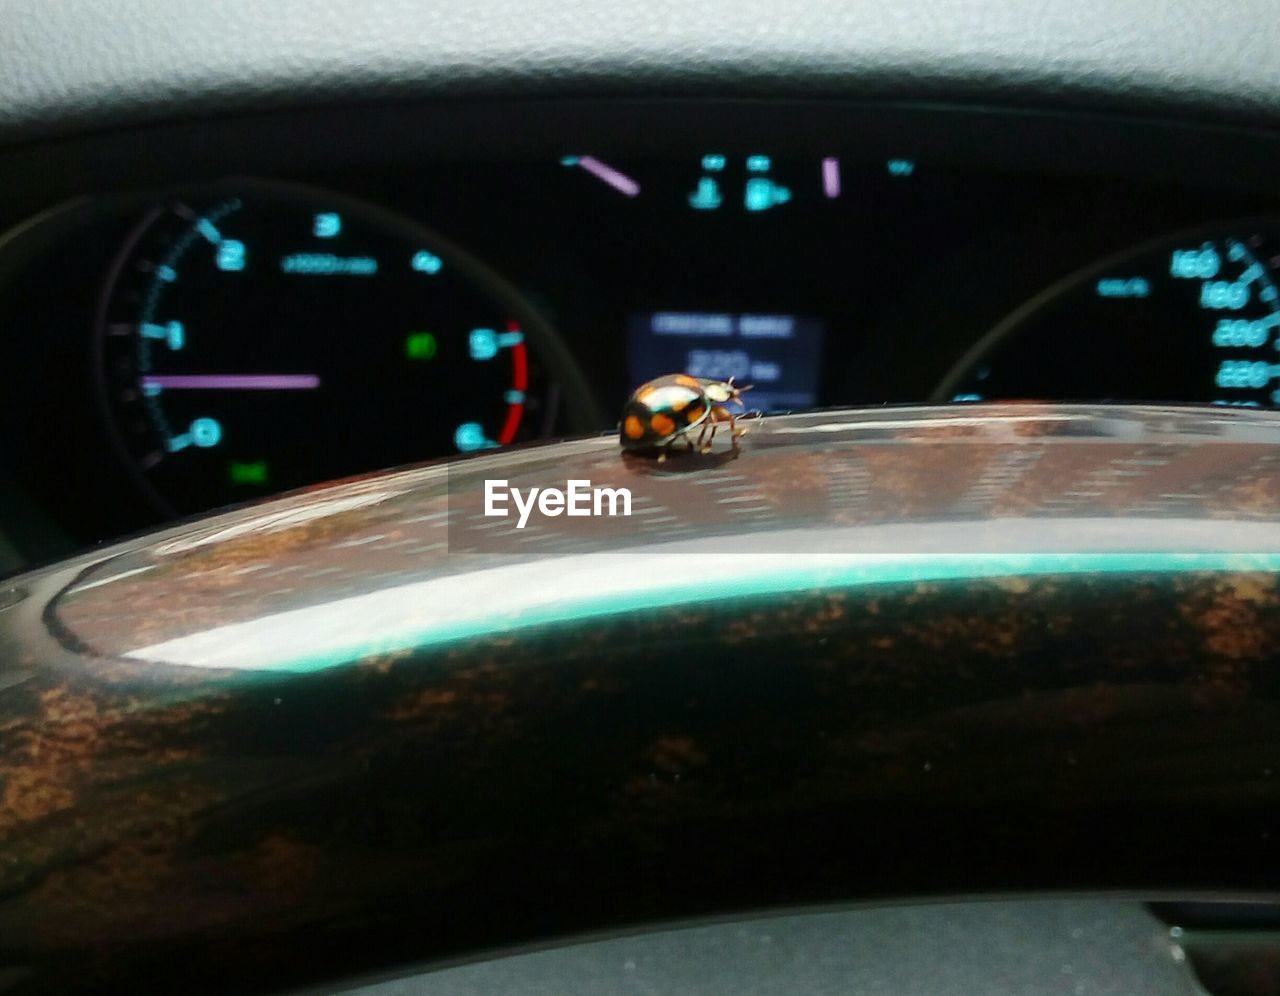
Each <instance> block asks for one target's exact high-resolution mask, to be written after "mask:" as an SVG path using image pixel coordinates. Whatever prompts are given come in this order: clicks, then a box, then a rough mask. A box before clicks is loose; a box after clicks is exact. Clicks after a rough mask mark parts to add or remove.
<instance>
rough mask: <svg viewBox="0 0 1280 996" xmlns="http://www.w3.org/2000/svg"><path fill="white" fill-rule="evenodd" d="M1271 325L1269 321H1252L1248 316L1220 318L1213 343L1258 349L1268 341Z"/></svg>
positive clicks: (1228, 346)
mask: <svg viewBox="0 0 1280 996" xmlns="http://www.w3.org/2000/svg"><path fill="white" fill-rule="evenodd" d="M1269 325H1270V323H1269V322H1267V321H1258V322H1251V321H1249V320H1248V319H1246V318H1219V319H1218V324H1217V326H1216V327H1215V328H1214V330H1213V344H1214V345H1215V346H1222V347H1227V348H1230V347H1233V346H1237V347H1238V346H1245V347H1248V348H1250V349H1256V348H1257V347H1259V346H1262V345H1264V344H1265V343H1266V341H1267V332H1268V328H1269Z"/></svg>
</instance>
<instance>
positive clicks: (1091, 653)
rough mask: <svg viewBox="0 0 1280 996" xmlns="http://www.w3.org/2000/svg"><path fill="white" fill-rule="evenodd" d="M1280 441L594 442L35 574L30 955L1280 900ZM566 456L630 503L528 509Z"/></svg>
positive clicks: (1158, 414)
mask: <svg viewBox="0 0 1280 996" xmlns="http://www.w3.org/2000/svg"><path fill="white" fill-rule="evenodd" d="M1278 428H1280V416H1277V415H1273V414H1269V413H1264V412H1256V411H1245V410H1228V409H1194V408H1184V409H1178V408H1164V407H1128V408H1108V407H1105V406H1090V407H1067V406H1058V407H1050V406H1032V405H1026V406H999V407H997V406H953V407H948V408H937V409H927V408H895V409H882V410H875V411H831V412H818V413H814V414H808V415H794V416H780V417H769V418H765V419H761V420H758V421H755V422H754V423H752V424H751V431H750V432H749V433H748V434H747V436H746V437H745V438H744V439H743V441H742V445H741V448H740V450H738V451H736V452H734V451H730V450H728V449H725V450H723V451H718V452H714V453H710V454H697V453H690V454H672V455H671V458H670V459H668V460H666V461H663V462H661V463H659V462H657V461H655V460H651V459H647V458H645V457H643V456H631V455H628V456H627V457H626V458H625V459H624V457H623V456H622V455H621V454H620V453H619V449H618V444H617V440H616V439H615V438H613V437H609V438H590V439H584V440H577V441H569V442H562V443H557V444H552V445H543V446H531V447H526V448H517V449H513V450H508V451H498V452H492V453H485V454H481V455H478V456H475V457H472V458H468V459H459V460H456V461H453V462H444V463H437V464H431V465H426V466H423V467H420V468H414V469H407V470H401V471H396V472H392V473H386V474H382V475H377V476H372V477H369V478H364V479H360V480H354V481H347V482H343V483H338V484H335V485H331V486H327V487H323V488H319V489H313V490H308V491H304V492H299V493H295V494H292V495H288V496H285V497H283V498H280V499H278V500H274V501H270V502H267V503H264V504H259V505H255V506H251V507H247V508H241V509H237V510H233V511H229V512H225V513H222V514H219V515H216V516H214V517H212V518H208V519H205V520H203V521H194V522H188V523H183V524H180V525H177V526H173V527H171V528H168V529H166V530H165V531H163V532H159V533H156V534H154V535H149V536H143V537H140V538H137V539H132V540H128V541H126V542H124V543H121V544H119V545H118V546H115V547H113V548H110V549H104V550H97V551H93V552H90V553H86V554H84V555H81V556H79V557H77V558H76V559H73V560H70V561H67V562H65V563H61V564H55V565H52V566H48V567H45V568H43V569H40V570H36V571H34V572H32V573H29V574H26V575H23V576H20V577H17V578H13V579H11V580H9V581H7V582H0V661H3V665H2V670H0V695H2V696H3V698H2V699H0V841H3V858H4V859H3V861H0V883H2V884H0V895H2V897H3V898H0V966H2V967H3V971H4V978H5V980H6V981H8V982H9V983H10V986H11V988H12V990H13V991H15V992H24V991H58V992H69V991H74V990H86V991H87V990H93V991H101V990H102V989H104V988H118V989H121V990H126V989H136V988H139V987H146V988H147V989H148V990H149V991H160V990H165V989H170V988H172V989H181V990H183V991H188V992H189V991H198V990H200V989H202V988H207V989H225V988H228V987H233V988H237V989H242V990H270V989H279V988H282V987H288V986H296V985H303V984H309V983H317V982H322V981H325V980H333V979H336V978H340V977H344V976H351V975H355V974H357V973H360V972H367V971H373V970H382V969H388V968H392V967H395V966H405V965H411V964H416V963H431V962H440V961H442V960H446V959H456V958H460V957H466V956H469V955H472V954H474V953H476V952H481V951H486V950H492V949H494V948H499V947H505V946H511V945H516V944H527V943H535V942H538V943H541V942H547V941H551V940H554V939H557V938H562V937H566V936H571V935H574V934H576V933H580V932H582V931H587V930H591V931H600V930H621V929H630V928H634V927H639V926H645V925H651V924H655V923H662V922H669V921H672V920H680V919H685V918H691V917H703V916H723V915H727V914H731V913H737V912H743V911H757V910H764V909H776V908H781V907H794V906H796V905H811V904H823V903H831V902H839V903H846V902H851V901H861V900H873V899H876V900H878V899H900V898H922V897H944V896H963V895H972V894H975V893H982V894H990V893H1042V892H1057V891H1064V890H1065V891H1071V892H1082V891H1105V892H1121V893H1125V894H1133V895H1142V896H1152V895H1156V894H1162V895H1172V894H1176V895H1180V896H1194V895H1201V894H1212V895H1219V896H1220V895H1224V894H1226V895H1236V896H1243V897H1258V896H1263V895H1274V894H1275V892H1276V891H1277V888H1278V887H1280V870H1278V869H1280V862H1277V861H1276V856H1277V855H1276V850H1277V840H1280V816H1278V815H1277V814H1280V807H1277V805H1276V803H1277V799H1278V789H1277V786H1278V784H1280V775H1278V774H1277V773H1278V772H1280V733H1278V732H1277V731H1280V706H1278V705H1277V696H1278V694H1280V678H1278V677H1277V675H1276V673H1275V669H1274V667H1273V666H1272V664H1273V654H1274V648H1275V647H1276V646H1277V641H1278V640H1280V593H1278V591H1277V572H1278V571H1280V527H1278V525H1277V520H1278V518H1280V477H1277V475H1276V473H1275V469H1276V466H1277V463H1278V462H1280V447H1278V446H1277V444H1276V439H1277V438H1280V437H1277V429H1278ZM572 481H580V482H584V486H585V485H586V482H589V486H590V488H591V489H592V490H591V492H590V493H591V494H592V495H595V494H599V493H604V492H600V491H598V490H597V489H608V493H612V495H613V498H612V499H609V500H610V501H613V502H614V504H613V505H612V506H609V505H608V503H607V502H605V503H601V502H594V501H585V500H584V504H582V505H581V506H580V507H581V508H588V509H589V510H590V513H591V514H585V515H577V514H575V515H572V516H571V515H568V514H555V513H554V511H551V512H548V513H547V514H544V511H543V508H542V507H540V508H539V510H537V511H532V512H531V513H530V515H529V516H528V518H527V520H526V521H525V522H524V524H523V526H522V525H521V524H520V522H519V519H518V516H517V515H516V514H514V512H515V505H514V499H512V500H511V501H508V500H507V499H506V498H503V497H502V496H503V495H506V496H508V497H510V496H511V493H512V489H515V490H516V491H518V492H519V493H520V494H521V495H525V496H527V495H528V494H529V493H530V492H531V489H533V488H539V489H543V490H544V491H545V489H561V490H563V489H565V488H567V487H569V482H572ZM496 482H505V483H502V484H498V483H496ZM624 490H625V491H626V492H627V493H628V495H629V499H628V501H627V502H623V500H622V498H621V492H622V491H624ZM539 493H541V492H539ZM628 505H629V508H628ZM555 507H556V506H555V504H554V502H552V503H550V504H549V505H548V506H546V508H547V509H552V510H553V509H554V508H555ZM504 508H505V510H506V511H507V513H508V514H499V513H500V512H501V511H502V510H503V509H504ZM627 511H629V514H625V513H626V512H627ZM610 512H612V513H613V514H610ZM597 513H598V514H597Z"/></svg>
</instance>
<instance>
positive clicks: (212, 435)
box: [191, 418, 222, 449]
mask: <svg viewBox="0 0 1280 996" xmlns="http://www.w3.org/2000/svg"><path fill="white" fill-rule="evenodd" d="M191 441H192V442H193V443H195V444H196V445H197V446H199V447H202V448H204V449H208V448H209V447H210V446H217V445H218V443H220V442H221V441H222V426H221V425H219V424H218V420H217V419H214V418H198V419H196V420H195V421H194V422H192V423H191Z"/></svg>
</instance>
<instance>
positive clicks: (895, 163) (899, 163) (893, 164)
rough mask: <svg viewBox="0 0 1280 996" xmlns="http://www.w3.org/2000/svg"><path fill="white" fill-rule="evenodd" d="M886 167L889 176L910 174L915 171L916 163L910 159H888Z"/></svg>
mask: <svg viewBox="0 0 1280 996" xmlns="http://www.w3.org/2000/svg"><path fill="white" fill-rule="evenodd" d="M887 169H888V170H889V175H890V176H910V175H911V174H912V173H914V172H915V171H916V164H915V163H914V162H912V161H911V160H910V159H890V160H889V163H888V166H887Z"/></svg>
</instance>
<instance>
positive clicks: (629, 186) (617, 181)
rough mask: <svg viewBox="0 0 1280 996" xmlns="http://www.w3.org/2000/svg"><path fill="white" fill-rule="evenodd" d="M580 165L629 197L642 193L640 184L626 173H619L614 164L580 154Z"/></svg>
mask: <svg viewBox="0 0 1280 996" xmlns="http://www.w3.org/2000/svg"><path fill="white" fill-rule="evenodd" d="M578 165H579V166H581V167H582V168H583V169H585V170H586V171H587V172H588V173H590V174H591V175H592V176H594V177H598V178H599V179H601V180H603V181H604V182H605V183H607V184H608V185H609V186H611V187H612V188H613V189H614V190H616V191H618V192H619V193H622V194H626V195H627V196H628V197H635V196H636V194H638V193H640V184H638V183H636V181H635V180H633V179H631V177H629V176H627V175H626V174H625V173H619V172H618V171H617V170H616V169H614V168H613V167H612V166H610V165H608V164H606V163H602V162H601V161H600V160H599V159H597V158H596V157H595V156H579V157H578Z"/></svg>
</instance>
